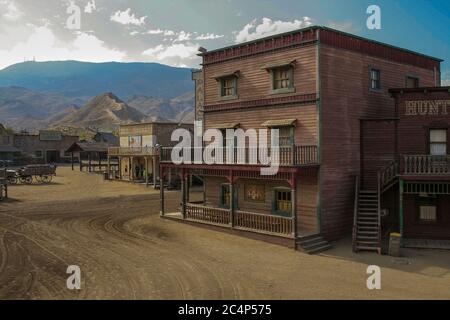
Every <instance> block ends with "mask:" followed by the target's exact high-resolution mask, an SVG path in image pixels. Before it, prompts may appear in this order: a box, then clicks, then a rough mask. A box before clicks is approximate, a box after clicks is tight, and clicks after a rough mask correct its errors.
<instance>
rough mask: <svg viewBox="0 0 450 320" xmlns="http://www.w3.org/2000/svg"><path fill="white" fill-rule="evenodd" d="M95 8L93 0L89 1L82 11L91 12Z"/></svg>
mask: <svg viewBox="0 0 450 320" xmlns="http://www.w3.org/2000/svg"><path fill="white" fill-rule="evenodd" d="M96 9H97V8H96V7H95V0H92V1H89V2H88V3H87V4H86V6H85V7H84V12H85V13H92V12H94V11H95V10H96Z"/></svg>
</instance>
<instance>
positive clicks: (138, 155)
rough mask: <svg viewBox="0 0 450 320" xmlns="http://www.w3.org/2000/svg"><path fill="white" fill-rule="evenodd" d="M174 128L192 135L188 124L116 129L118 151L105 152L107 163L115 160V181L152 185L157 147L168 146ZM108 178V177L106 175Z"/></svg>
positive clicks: (156, 177)
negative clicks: (116, 161) (116, 172)
mask: <svg viewBox="0 0 450 320" xmlns="http://www.w3.org/2000/svg"><path fill="white" fill-rule="evenodd" d="M177 128H185V129H188V130H191V131H192V124H185V123H176V122H148V123H136V124H123V125H120V127H119V144H120V146H119V147H110V148H108V161H110V158H117V159H118V163H119V172H118V175H117V177H118V179H120V180H128V181H135V182H145V183H146V185H148V184H149V183H152V184H153V186H154V187H156V185H157V182H158V179H159V178H158V177H159V152H158V146H160V145H165V146H172V145H174V142H172V141H171V134H172V132H173V131H174V130H175V129H177ZM109 175H110V173H109Z"/></svg>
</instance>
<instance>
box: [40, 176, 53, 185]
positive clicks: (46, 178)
mask: <svg viewBox="0 0 450 320" xmlns="http://www.w3.org/2000/svg"><path fill="white" fill-rule="evenodd" d="M40 178H41V182H43V183H50V182H52V178H53V177H52V176H46V175H44V176H41V177H40Z"/></svg>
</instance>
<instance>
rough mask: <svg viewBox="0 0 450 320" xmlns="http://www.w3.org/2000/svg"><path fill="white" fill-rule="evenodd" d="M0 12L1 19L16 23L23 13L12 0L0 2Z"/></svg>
mask: <svg viewBox="0 0 450 320" xmlns="http://www.w3.org/2000/svg"><path fill="white" fill-rule="evenodd" d="M0 12H2V14H1V17H2V18H5V19H6V20H10V21H16V20H18V19H19V18H20V17H21V16H22V15H23V12H22V11H20V10H19V8H18V7H17V4H16V2H15V1H13V0H1V1H0Z"/></svg>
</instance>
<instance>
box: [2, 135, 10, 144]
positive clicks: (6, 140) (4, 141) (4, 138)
mask: <svg viewBox="0 0 450 320" xmlns="http://www.w3.org/2000/svg"><path fill="white" fill-rule="evenodd" d="M9 141H10V139H9V136H4V137H3V143H4V144H9V143H10V142H9Z"/></svg>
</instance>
